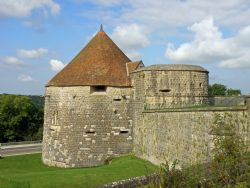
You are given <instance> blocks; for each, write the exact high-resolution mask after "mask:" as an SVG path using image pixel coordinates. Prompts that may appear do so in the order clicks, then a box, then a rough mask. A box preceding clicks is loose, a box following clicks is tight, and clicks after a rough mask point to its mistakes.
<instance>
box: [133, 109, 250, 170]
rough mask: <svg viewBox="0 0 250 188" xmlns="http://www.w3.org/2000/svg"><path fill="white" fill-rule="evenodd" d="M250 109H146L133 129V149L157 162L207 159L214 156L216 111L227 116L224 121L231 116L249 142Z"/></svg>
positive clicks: (187, 162)
mask: <svg viewBox="0 0 250 188" xmlns="http://www.w3.org/2000/svg"><path fill="white" fill-rule="evenodd" d="M248 112H249V109H247V107H246V106H242V107H204V108H182V109H155V110H152V109H151V110H144V111H143V112H142V122H141V123H140V124H137V125H136V128H134V152H135V154H136V155H137V156H138V157H141V158H144V159H147V160H149V161H151V162H153V163H155V164H160V163H163V162H166V161H168V162H170V163H171V162H173V161H174V160H178V161H179V162H180V164H182V165H185V164H196V163H199V162H206V161H207V160H209V159H210V157H211V149H212V147H213V143H212V137H213V134H212V133H211V126H212V125H213V124H214V121H215V116H216V114H219V115H220V116H224V117H225V121H229V117H231V120H230V121H233V122H234V123H236V124H237V127H238V131H239V132H240V133H241V134H242V136H243V137H244V138H245V140H246V141H249V140H250V124H249V115H248Z"/></svg>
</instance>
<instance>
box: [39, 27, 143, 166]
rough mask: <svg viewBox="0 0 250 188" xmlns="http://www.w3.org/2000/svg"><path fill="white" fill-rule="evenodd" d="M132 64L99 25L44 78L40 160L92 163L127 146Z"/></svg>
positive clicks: (59, 163)
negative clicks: (64, 62) (66, 61)
mask: <svg viewBox="0 0 250 188" xmlns="http://www.w3.org/2000/svg"><path fill="white" fill-rule="evenodd" d="M131 64H132V65H134V64H133V63H131V61H130V59H129V58H128V57H127V56H126V55H125V54H124V53H123V52H122V51H121V50H120V49H119V48H118V47H117V46H116V44H115V43H114V42H113V41H112V40H111V39H110V38H109V37H108V35H107V34H106V33H105V32H104V31H103V29H102V27H101V29H100V31H99V32H98V33H97V34H96V35H95V36H94V37H93V39H92V40H91V41H90V42H89V43H88V44H87V45H86V47H85V48H83V49H82V50H81V51H80V53H79V54H78V55H77V56H76V57H75V58H74V59H73V60H72V61H71V62H70V63H69V64H68V65H67V66H66V67H65V68H64V69H63V70H61V71H60V72H59V73H58V74H57V75H56V76H55V77H54V78H52V79H51V80H50V81H49V82H48V84H47V86H46V91H45V109H44V111H45V112H44V137H43V154H42V159H43V162H44V163H45V164H47V165H50V166H59V167H85V166H96V165H100V164H104V163H105V160H107V159H108V158H110V157H113V156H116V155H119V154H123V153H128V152H130V151H131V149H132V135H131V126H132V117H131V113H132V112H131V109H132V108H131V107H130V105H131V102H130V95H131V83H130V78H129V67H130V68H131V67H133V66H131ZM137 64H138V63H137ZM130 71H132V70H130Z"/></svg>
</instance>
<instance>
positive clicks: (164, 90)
mask: <svg viewBox="0 0 250 188" xmlns="http://www.w3.org/2000/svg"><path fill="white" fill-rule="evenodd" d="M159 91H160V92H163V93H169V92H170V91H171V89H160V90H159Z"/></svg>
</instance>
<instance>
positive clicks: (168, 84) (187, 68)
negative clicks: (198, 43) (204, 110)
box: [132, 64, 208, 109]
mask: <svg viewBox="0 0 250 188" xmlns="http://www.w3.org/2000/svg"><path fill="white" fill-rule="evenodd" d="M132 80H133V86H134V87H135V92H134V93H135V94H134V95H136V96H135V97H134V98H136V100H139V101H141V103H143V104H144V108H147V109H150V108H152V109H155V108H175V107H187V106H194V105H200V104H207V103H208V71H207V70H206V69H204V68H202V67H200V66H196V65H181V64H164V65H152V66H148V67H144V68H141V69H138V70H135V71H134V72H133V73H132Z"/></svg>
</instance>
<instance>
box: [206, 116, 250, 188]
mask: <svg viewBox="0 0 250 188" xmlns="http://www.w3.org/2000/svg"><path fill="white" fill-rule="evenodd" d="M238 123H240V122H238ZM237 128H238V125H237V124H236V122H235V120H234V118H233V117H232V115H231V114H226V115H224V116H223V115H219V114H216V116H215V122H214V126H213V127H212V130H211V131H212V134H213V143H214V148H213V150H212V153H213V160H212V161H211V162H210V163H209V164H208V168H207V169H208V172H207V175H208V177H207V181H206V185H207V186H208V187H213V186H219V187H229V186H236V185H237V184H238V183H239V182H242V181H245V180H246V176H247V173H248V172H249V166H248V163H247V159H246V153H247V146H246V144H245V143H244V141H243V139H242V136H240V134H239V130H237Z"/></svg>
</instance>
